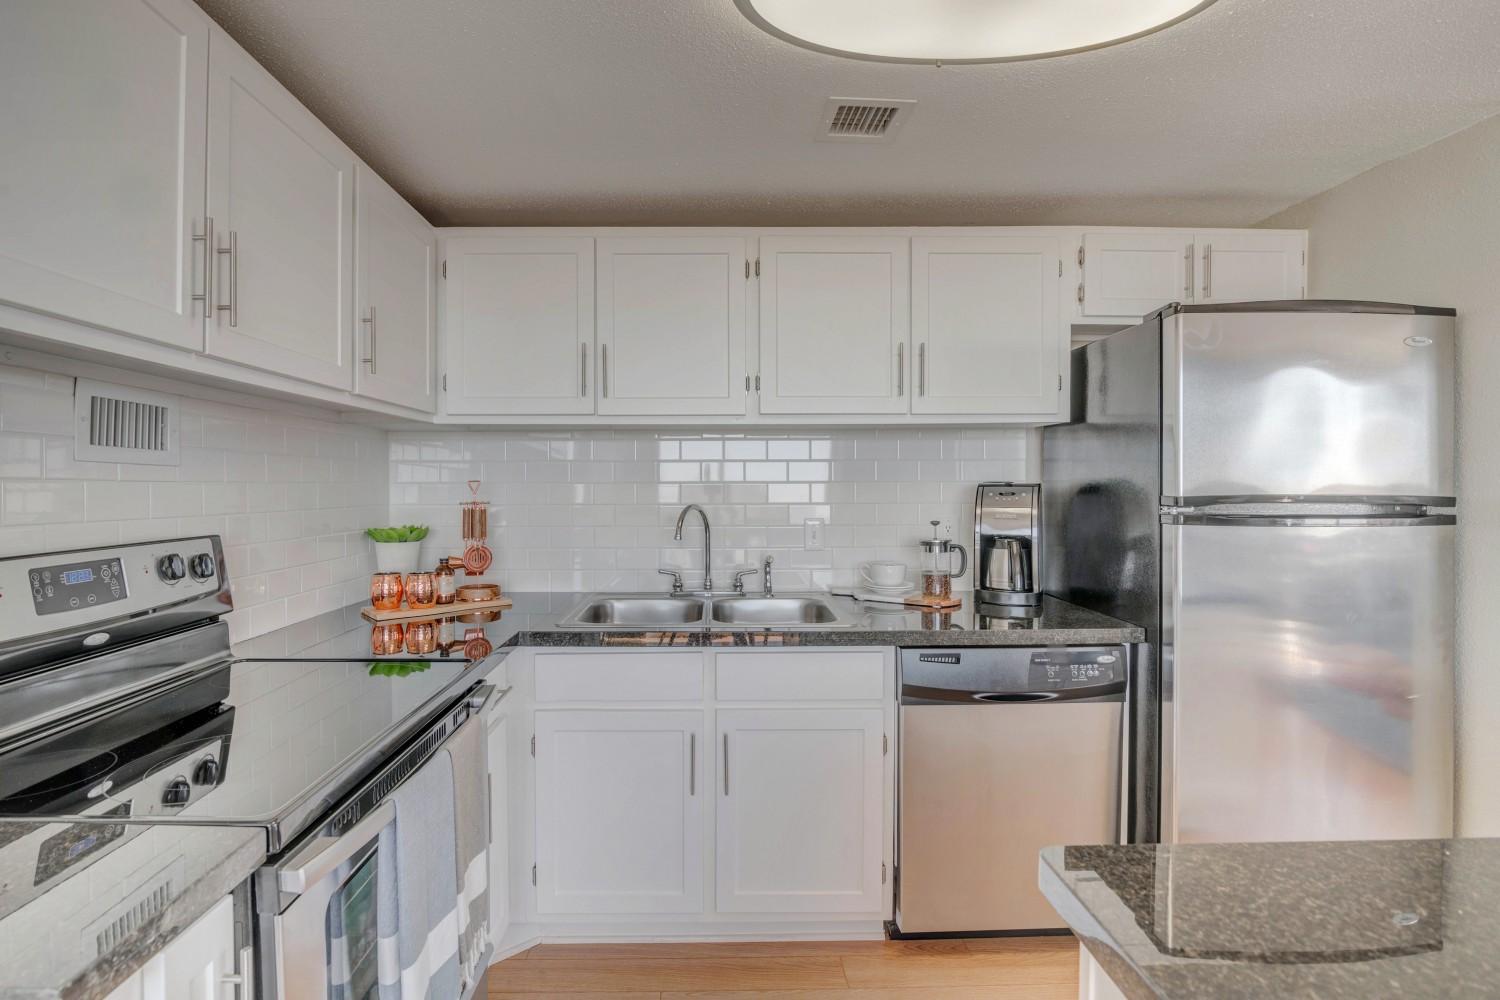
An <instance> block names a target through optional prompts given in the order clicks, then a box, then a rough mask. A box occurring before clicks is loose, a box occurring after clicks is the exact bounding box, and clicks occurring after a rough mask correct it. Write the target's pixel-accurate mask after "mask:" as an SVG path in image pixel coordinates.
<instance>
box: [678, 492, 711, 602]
mask: <svg viewBox="0 0 1500 1000" xmlns="http://www.w3.org/2000/svg"><path fill="white" fill-rule="evenodd" d="M695 510H696V511H697V512H698V516H699V517H701V518H703V589H704V590H705V591H709V592H712V591H713V589H714V578H713V571H712V570H710V569H709V552H710V551H711V543H710V532H709V527H708V514H706V513H705V512H704V510H703V508H702V507H699V506H698V505H697V504H695V503H690V504H688V505H687V506H686V507H684V508H682V513H681V514H678V515H677V532H676V534H674V535H673V536H672V537H673V538H674V539H676V540H677V541H679V542H680V541H682V523H683V522H684V521H686V520H687V516H688V513H689V512H690V511H695Z"/></svg>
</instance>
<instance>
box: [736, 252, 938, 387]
mask: <svg viewBox="0 0 1500 1000" xmlns="http://www.w3.org/2000/svg"><path fill="white" fill-rule="evenodd" d="M910 249H911V241H910V240H908V239H906V238H905V237H891V236H774V237H766V238H764V239H762V240H761V241H760V263H761V278H760V358H761V375H762V385H761V393H760V408H761V411H762V412H763V413H905V412H906V410H907V402H906V386H907V383H908V377H907V376H908V371H909V368H910V363H911V359H910V358H909V357H907V355H906V349H907V343H908V340H909V339H910V337H909V334H910V326H911V308H910V292H911V262H910Z"/></svg>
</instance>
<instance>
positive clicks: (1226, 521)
mask: <svg viewBox="0 0 1500 1000" xmlns="http://www.w3.org/2000/svg"><path fill="white" fill-rule="evenodd" d="M1161 523H1162V524H1206V525H1212V526H1214V527H1220V528H1421V527H1427V526H1432V525H1444V524H1457V523H1458V518H1457V517H1455V516H1454V515H1452V514H1425V515H1424V514H1355V515H1348V516H1339V515H1334V514H1304V515H1293V516H1284V517H1278V516H1276V515H1273V514H1203V513H1189V512H1187V511H1171V510H1163V511H1162V515H1161Z"/></svg>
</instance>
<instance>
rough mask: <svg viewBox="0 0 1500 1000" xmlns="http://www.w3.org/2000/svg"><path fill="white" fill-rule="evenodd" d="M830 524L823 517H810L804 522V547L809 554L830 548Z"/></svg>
mask: <svg viewBox="0 0 1500 1000" xmlns="http://www.w3.org/2000/svg"><path fill="white" fill-rule="evenodd" d="M827 528H828V522H827V521H824V520H823V519H822V518H821V517H808V518H804V519H803V521H802V547H803V548H804V549H806V550H807V551H809V552H817V551H818V550H820V549H826V548H828V539H827Z"/></svg>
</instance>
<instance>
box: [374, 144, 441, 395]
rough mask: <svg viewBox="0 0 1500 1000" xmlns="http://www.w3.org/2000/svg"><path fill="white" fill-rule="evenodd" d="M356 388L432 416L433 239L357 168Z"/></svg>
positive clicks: (397, 199) (423, 223)
mask: <svg viewBox="0 0 1500 1000" xmlns="http://www.w3.org/2000/svg"><path fill="white" fill-rule="evenodd" d="M355 193H356V196H357V201H356V204H355V212H354V248H355V249H354V263H355V275H354V302H355V306H354V312H355V316H356V317H357V322H356V324H355V326H356V328H357V329H356V331H355V343H356V345H357V349H358V351H359V357H358V360H357V363H356V367H355V369H354V391H355V392H356V393H358V394H359V395H361V396H370V397H372V398H374V399H381V400H384V401H386V402H387V403H397V404H399V405H401V406H410V407H412V408H413V409H418V410H423V411H426V412H427V413H431V412H432V411H433V409H434V408H435V407H434V403H435V400H436V397H435V395H434V390H433V350H434V347H435V344H436V334H437V309H436V301H435V299H434V288H433V285H434V281H435V279H436V277H437V264H436V262H437V237H436V235H435V234H434V233H433V231H432V227H431V226H429V225H428V224H427V220H426V219H424V218H422V216H421V215H419V214H418V213H417V211H416V209H414V208H412V207H411V206H410V205H408V204H407V203H406V202H405V201H404V200H403V199H402V198H401V196H400V195H398V194H397V193H396V192H395V191H393V190H391V187H390V185H388V184H387V183H386V182H385V181H383V180H381V179H380V177H378V176H377V175H376V174H375V172H374V171H373V170H371V169H370V168H369V167H366V166H365V165H364V164H363V163H360V164H356V166H355Z"/></svg>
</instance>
